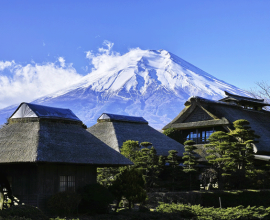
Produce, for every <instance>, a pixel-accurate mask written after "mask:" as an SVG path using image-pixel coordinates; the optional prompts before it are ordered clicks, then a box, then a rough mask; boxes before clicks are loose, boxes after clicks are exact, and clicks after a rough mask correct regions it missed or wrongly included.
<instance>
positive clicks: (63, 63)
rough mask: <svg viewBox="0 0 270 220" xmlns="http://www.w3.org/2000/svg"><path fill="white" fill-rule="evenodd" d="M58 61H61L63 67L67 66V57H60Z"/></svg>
mask: <svg viewBox="0 0 270 220" xmlns="http://www.w3.org/2000/svg"><path fill="white" fill-rule="evenodd" d="M58 61H59V63H60V66H61V67H65V65H66V64H65V59H64V58H63V57H59V58H58Z"/></svg>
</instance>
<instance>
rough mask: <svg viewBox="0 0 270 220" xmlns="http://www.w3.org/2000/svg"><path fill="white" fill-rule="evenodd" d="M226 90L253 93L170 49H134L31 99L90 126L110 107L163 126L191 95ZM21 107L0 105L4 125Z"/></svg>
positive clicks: (0, 120) (208, 95) (218, 93)
mask: <svg viewBox="0 0 270 220" xmlns="http://www.w3.org/2000/svg"><path fill="white" fill-rule="evenodd" d="M224 91H228V92H230V93H232V94H238V95H244V96H249V94H248V93H247V92H245V91H244V90H241V89H239V88H237V87H235V86H233V85H230V84H228V83H226V82H224V81H222V80H219V79H217V78H215V77H214V76H212V75H210V74H208V73H206V72H204V71H203V70H201V69H199V68H197V67H195V66H194V65H192V64H190V63H188V62H186V61H185V60H183V59H181V58H179V57H178V56H176V55H174V54H172V53H170V52H168V51H165V50H141V49H133V50H131V51H129V52H128V53H126V54H124V55H119V54H118V55H117V54H116V55H114V56H111V58H110V59H106V62H103V61H102V59H100V60H99V63H98V64H96V65H95V68H94V69H93V70H92V72H91V73H89V74H88V75H86V76H84V77H83V78H82V79H81V80H80V81H79V82H78V83H76V84H74V85H72V86H69V87H67V88H65V89H62V90H60V91H58V92H55V93H53V94H50V95H46V96H44V97H41V98H39V99H37V100H34V101H33V102H32V103H36V104H40V105H47V106H52V107H60V108H69V109H71V110H72V111H73V112H74V113H75V114H76V115H77V116H78V117H79V118H80V119H81V120H82V121H83V122H84V123H85V124H86V125H87V126H91V125H93V124H95V123H96V120H97V118H98V117H99V116H100V115H101V114H102V113H104V112H106V113H113V114H123V115H132V116H142V117H144V118H145V119H146V120H147V121H149V124H150V125H151V126H153V127H154V128H156V129H160V128H162V127H163V126H164V125H165V124H167V123H168V122H169V121H171V120H172V119H173V118H174V117H175V116H176V115H177V114H178V113H179V112H180V111H181V110H182V109H183V107H184V106H183V104H184V103H185V101H186V100H187V99H188V98H189V97H190V96H201V97H204V98H208V99H213V100H218V99H221V98H222V97H224ZM16 107H17V106H16ZM16 107H15V106H10V107H7V108H4V109H2V110H0V124H2V123H4V122H5V120H6V118H7V117H9V116H10V115H11V114H12V113H13V111H14V110H15V109H16Z"/></svg>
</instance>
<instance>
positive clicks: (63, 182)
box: [59, 176, 75, 192]
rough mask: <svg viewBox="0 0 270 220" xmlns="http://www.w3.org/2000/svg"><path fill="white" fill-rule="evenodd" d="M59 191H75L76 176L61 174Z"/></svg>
mask: <svg viewBox="0 0 270 220" xmlns="http://www.w3.org/2000/svg"><path fill="white" fill-rule="evenodd" d="M59 191H60V192H65V191H71V192H75V176H60V184H59Z"/></svg>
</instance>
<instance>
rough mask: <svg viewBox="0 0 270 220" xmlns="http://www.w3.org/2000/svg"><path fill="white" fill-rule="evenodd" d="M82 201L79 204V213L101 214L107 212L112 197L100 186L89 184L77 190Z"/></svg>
mask: <svg viewBox="0 0 270 220" xmlns="http://www.w3.org/2000/svg"><path fill="white" fill-rule="evenodd" d="M78 193H79V194H80V195H81V197H82V200H81V202H80V204H79V212H80V213H88V214H95V213H96V214H102V213H108V212H109V205H110V203H112V202H113V200H114V197H113V196H112V194H111V193H110V192H109V191H108V189H107V188H106V187H104V186H102V185H100V184H98V183H97V184H89V185H86V186H84V187H83V188H81V189H79V190H78Z"/></svg>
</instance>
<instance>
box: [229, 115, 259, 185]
mask: <svg viewBox="0 0 270 220" xmlns="http://www.w3.org/2000/svg"><path fill="white" fill-rule="evenodd" d="M249 124H250V123H249V122H248V121H247V120H245V119H239V120H236V121H235V122H233V126H234V128H235V129H234V130H232V131H231V132H229V135H230V136H232V137H234V141H233V142H232V150H231V153H230V157H231V158H232V160H231V163H232V166H233V167H234V170H235V172H236V175H235V177H236V178H237V181H235V182H236V184H237V185H238V187H240V188H242V187H243V183H244V182H245V179H246V178H247V174H248V173H252V171H253V170H254V166H253V163H254V154H255V152H254V149H253V146H254V145H253V144H254V143H255V142H256V141H255V139H256V138H259V136H258V135H256V134H255V132H254V131H253V130H251V127H250V126H249ZM247 171H249V172H247Z"/></svg>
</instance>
